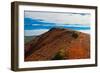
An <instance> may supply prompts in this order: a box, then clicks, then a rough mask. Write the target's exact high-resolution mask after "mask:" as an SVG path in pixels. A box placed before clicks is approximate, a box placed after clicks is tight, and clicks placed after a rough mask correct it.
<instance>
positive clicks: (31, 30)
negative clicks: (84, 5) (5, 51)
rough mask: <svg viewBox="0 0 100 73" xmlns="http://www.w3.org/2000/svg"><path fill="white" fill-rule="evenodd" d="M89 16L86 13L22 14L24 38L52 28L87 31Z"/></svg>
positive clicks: (29, 12)
mask: <svg viewBox="0 0 100 73" xmlns="http://www.w3.org/2000/svg"><path fill="white" fill-rule="evenodd" d="M89 20H90V14H88V13H58V12H57V13H56V12H36V11H35V12H34V11H25V12H24V32H25V36H33V35H40V34H42V33H44V32H47V31H48V30H49V29H51V28H53V27H60V28H69V29H73V30H89V29H90V22H89Z"/></svg>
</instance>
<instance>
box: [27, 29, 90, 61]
mask: <svg viewBox="0 0 100 73" xmlns="http://www.w3.org/2000/svg"><path fill="white" fill-rule="evenodd" d="M57 54H58V55H57ZM89 57H90V36H89V35H88V34H85V33H81V32H77V31H73V30H69V29H62V28H52V29H50V30H49V31H48V32H46V33H44V34H42V35H40V36H39V37H38V38H35V39H33V40H32V41H30V42H29V43H27V44H25V61H38V60H41V61H42V60H56V59H84V58H89Z"/></svg>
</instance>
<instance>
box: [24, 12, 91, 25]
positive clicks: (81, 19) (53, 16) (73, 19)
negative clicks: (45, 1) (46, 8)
mask: <svg viewBox="0 0 100 73" xmlns="http://www.w3.org/2000/svg"><path fill="white" fill-rule="evenodd" d="M25 17H29V18H33V19H42V20H45V21H46V22H53V23H57V24H88V25H89V24H90V15H89V14H86V15H80V14H72V13H53V12H34V11H33V12H32V11H31V12H29V11H26V12H25Z"/></svg>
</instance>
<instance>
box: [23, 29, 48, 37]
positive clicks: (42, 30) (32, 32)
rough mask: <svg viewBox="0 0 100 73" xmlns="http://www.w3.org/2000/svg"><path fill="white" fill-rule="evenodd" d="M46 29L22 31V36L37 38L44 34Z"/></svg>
mask: <svg viewBox="0 0 100 73" xmlns="http://www.w3.org/2000/svg"><path fill="white" fill-rule="evenodd" d="M47 31H48V29H38V30H24V36H34V35H36V36H38V35H41V34H43V33H45V32H47Z"/></svg>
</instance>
